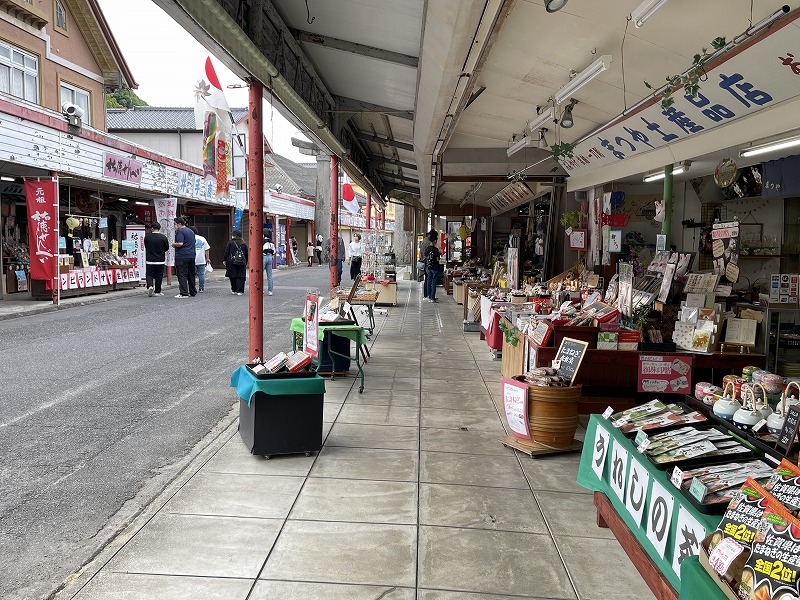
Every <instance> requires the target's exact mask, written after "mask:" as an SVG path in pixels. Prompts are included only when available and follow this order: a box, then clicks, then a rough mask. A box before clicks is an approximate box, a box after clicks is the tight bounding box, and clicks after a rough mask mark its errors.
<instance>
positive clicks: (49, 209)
mask: <svg viewBox="0 0 800 600" xmlns="http://www.w3.org/2000/svg"><path fill="white" fill-rule="evenodd" d="M25 200H26V204H27V207H28V221H29V222H30V224H31V225H30V227H29V252H30V259H31V279H38V280H42V281H46V282H47V284H46V289H48V290H49V289H53V287H55V288H57V287H58V286H54V279H55V277H56V276H57V275H58V183H57V182H56V181H53V180H52V179H46V180H43V181H26V182H25Z"/></svg>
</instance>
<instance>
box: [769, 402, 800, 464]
mask: <svg viewBox="0 0 800 600" xmlns="http://www.w3.org/2000/svg"><path fill="white" fill-rule="evenodd" d="M798 428H800V407H798V406H790V407H789V408H788V409H787V411H786V419H785V420H784V421H783V427H781V431H780V433H779V434H778V442H777V443H776V444H775V447H776V448H782V449H783V452H784V454H786V453H787V452H788V451H789V449H790V448H791V447H792V444H794V440H795V438H796V437H797V430H798Z"/></svg>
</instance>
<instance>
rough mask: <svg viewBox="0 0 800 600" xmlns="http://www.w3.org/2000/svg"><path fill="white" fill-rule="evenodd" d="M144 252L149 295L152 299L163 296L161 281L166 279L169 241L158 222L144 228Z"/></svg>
mask: <svg viewBox="0 0 800 600" xmlns="http://www.w3.org/2000/svg"><path fill="white" fill-rule="evenodd" d="M144 230H145V234H144V251H145V258H144V260H145V270H144V273H145V279H146V280H147V295H148V296H150V297H151V298H152V297H153V296H154V295H155V296H163V295H164V294H162V293H161V280H162V279H163V278H164V265H165V264H166V262H167V250H169V240H168V239H167V236H165V235H164V234H163V233H161V224H160V223H159V222H158V221H156V222H154V223H148V224H147V225H145V226H144Z"/></svg>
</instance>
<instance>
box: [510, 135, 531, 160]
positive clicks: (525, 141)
mask: <svg viewBox="0 0 800 600" xmlns="http://www.w3.org/2000/svg"><path fill="white" fill-rule="evenodd" d="M533 142H534V140H533V139H532V138H530V137H529V136H527V135H526V136H523V137H522V139H521V140H519V141H518V142H516V143H514V144H512V145H511V146H509V147H508V150H506V154H508V156H511V155H512V154H516V153H517V152H519V151H520V150H522V149H523V148H527V147H528V146H531V145H533Z"/></svg>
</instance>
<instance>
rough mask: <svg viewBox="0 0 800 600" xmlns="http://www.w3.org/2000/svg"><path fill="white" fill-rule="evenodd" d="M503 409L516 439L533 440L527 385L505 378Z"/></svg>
mask: <svg viewBox="0 0 800 600" xmlns="http://www.w3.org/2000/svg"><path fill="white" fill-rule="evenodd" d="M503 408H505V411H506V420H507V421H508V427H509V428H510V429H511V433H512V434H513V435H514V437H518V438H522V439H525V440H529V439H531V429H530V424H529V423H528V386H527V384H525V383H523V382H521V381H517V380H516V379H511V378H509V377H503Z"/></svg>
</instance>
